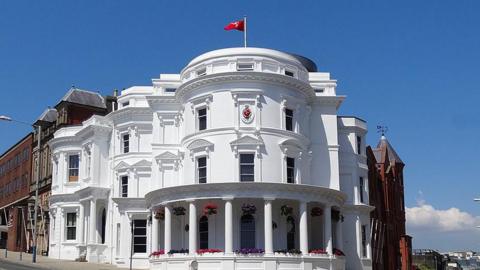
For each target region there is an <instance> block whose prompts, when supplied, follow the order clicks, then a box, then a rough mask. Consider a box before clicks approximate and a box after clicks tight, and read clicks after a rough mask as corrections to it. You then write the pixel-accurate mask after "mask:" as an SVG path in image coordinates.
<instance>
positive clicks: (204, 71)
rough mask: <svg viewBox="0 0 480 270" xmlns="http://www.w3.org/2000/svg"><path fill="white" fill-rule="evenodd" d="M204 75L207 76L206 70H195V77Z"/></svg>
mask: <svg viewBox="0 0 480 270" xmlns="http://www.w3.org/2000/svg"><path fill="white" fill-rule="evenodd" d="M205 75H207V69H206V68H202V69H199V70H197V76H198V77H200V76H205Z"/></svg>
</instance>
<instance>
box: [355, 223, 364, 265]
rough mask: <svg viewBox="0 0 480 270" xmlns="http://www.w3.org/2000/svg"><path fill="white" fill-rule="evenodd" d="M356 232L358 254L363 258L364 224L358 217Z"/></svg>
mask: <svg viewBox="0 0 480 270" xmlns="http://www.w3.org/2000/svg"><path fill="white" fill-rule="evenodd" d="M355 218H356V221H355V230H356V235H357V254H358V257H359V258H362V257H363V254H362V253H363V252H362V224H361V223H360V217H359V216H356V217H355Z"/></svg>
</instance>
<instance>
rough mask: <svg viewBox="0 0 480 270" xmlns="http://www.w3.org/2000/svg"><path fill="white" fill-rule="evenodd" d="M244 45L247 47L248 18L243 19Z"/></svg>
mask: <svg viewBox="0 0 480 270" xmlns="http://www.w3.org/2000/svg"><path fill="white" fill-rule="evenodd" d="M243 28H244V31H243V45H244V46H245V48H246V47H247V16H244V17H243Z"/></svg>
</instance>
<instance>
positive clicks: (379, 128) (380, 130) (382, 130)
mask: <svg viewBox="0 0 480 270" xmlns="http://www.w3.org/2000/svg"><path fill="white" fill-rule="evenodd" d="M387 132H388V127H387V126H381V125H378V126H377V133H382V136H385V133H387Z"/></svg>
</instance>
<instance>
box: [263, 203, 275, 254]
mask: <svg viewBox="0 0 480 270" xmlns="http://www.w3.org/2000/svg"><path fill="white" fill-rule="evenodd" d="M272 200H273V199H265V212H264V220H265V222H264V227H265V254H273V226H272V223H273V220H272Z"/></svg>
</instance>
